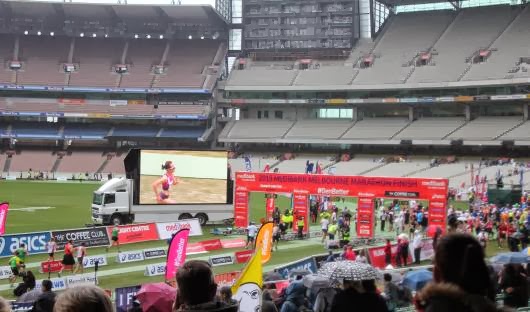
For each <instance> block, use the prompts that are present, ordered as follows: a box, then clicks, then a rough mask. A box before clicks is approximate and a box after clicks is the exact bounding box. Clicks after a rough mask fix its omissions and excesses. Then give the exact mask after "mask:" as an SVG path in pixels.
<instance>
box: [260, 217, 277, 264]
mask: <svg viewBox="0 0 530 312" xmlns="http://www.w3.org/2000/svg"><path fill="white" fill-rule="evenodd" d="M273 227H274V224H273V223H272V222H267V223H265V224H263V225H262V226H261V228H260V229H259V232H258V235H257V236H256V252H259V251H261V263H262V264H265V263H267V262H269V260H270V259H271V256H272V229H273Z"/></svg>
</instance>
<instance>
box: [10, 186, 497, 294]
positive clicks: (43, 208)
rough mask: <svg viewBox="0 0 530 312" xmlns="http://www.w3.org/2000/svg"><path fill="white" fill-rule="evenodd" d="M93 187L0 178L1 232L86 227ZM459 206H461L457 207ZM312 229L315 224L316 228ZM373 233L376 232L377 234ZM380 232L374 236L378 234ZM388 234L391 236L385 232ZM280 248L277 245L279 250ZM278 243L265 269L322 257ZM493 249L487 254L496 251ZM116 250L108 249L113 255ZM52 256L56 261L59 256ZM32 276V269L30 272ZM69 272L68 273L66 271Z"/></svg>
mask: <svg viewBox="0 0 530 312" xmlns="http://www.w3.org/2000/svg"><path fill="white" fill-rule="evenodd" d="M98 187H99V184H97V183H87V182H83V183H79V182H70V183H66V182H63V183H61V182H51V181H50V182H33V181H2V180H0V202H2V201H7V202H9V203H10V205H11V210H10V211H9V214H8V217H7V233H6V234H14V233H23V232H34V231H43V230H44V231H46V230H55V229H69V228H70V229H71V228H82V227H84V226H85V224H87V223H90V222H91V219H90V213H91V211H90V206H91V204H90V203H91V201H92V192H93V191H94V190H96V189H97V188H98ZM356 202H357V200H356V199H355V198H347V199H346V200H345V202H344V203H339V204H338V206H339V207H340V208H343V206H348V207H349V208H350V209H352V210H353V208H355V207H356ZM275 204H276V206H278V207H279V208H280V209H281V210H282V211H284V210H285V209H286V208H288V207H290V205H291V199H290V198H289V197H287V196H284V195H283V196H278V198H277V199H276V203H275ZM249 205H250V220H254V221H259V220H260V219H261V218H262V217H264V216H265V195H264V194H263V193H252V194H250V203H249ZM462 208H463V206H462ZM317 227H318V226H317ZM210 229H211V227H210V226H208V227H205V228H203V231H204V235H202V236H200V237H191V238H190V241H192V242H193V241H199V240H205V239H208V238H211V237H212V235H211V234H209V230H210ZM377 233H379V232H377ZM379 234H380V233H379ZM385 235H389V236H392V235H393V234H392V233H385ZM282 245H283V246H282ZM282 245H280V250H278V251H277V252H274V254H273V257H272V260H271V261H270V262H269V263H267V265H266V267H265V269H266V270H270V269H272V268H274V266H277V265H279V264H283V263H287V262H291V261H295V260H297V259H300V258H303V257H306V256H310V255H314V254H319V253H324V252H325V249H324V248H323V246H322V245H319V244H318V243H313V242H300V241H295V242H285V243H282ZM163 246H166V242H165V241H153V242H144V243H136V244H129V245H123V246H121V249H122V250H140V249H147V248H153V247H163ZM234 251H235V250H220V251H214V252H210V253H208V254H203V255H193V256H190V257H189V259H192V258H200V259H207V257H209V256H213V255H217V254H226V253H232V252H234ZM497 251H498V250H496V249H495V250H493V249H492V251H491V252H492V253H493V252H497ZM115 252H116V250H111V253H115ZM88 254H89V255H98V254H105V248H103V247H100V248H91V249H89V251H88ZM46 258H47V255H45V254H38V255H30V256H29V258H28V259H27V263H36V262H40V261H43V260H45V259H46ZM57 258H58V259H60V258H62V254H61V253H60V252H59V253H58V254H57ZM7 260H8V259H7V258H0V265H7ZM164 261H165V259H163V258H161V259H152V260H148V261H143V262H133V263H125V264H118V263H116V260H115V257H109V258H108V262H109V265H107V266H104V267H101V268H100V272H105V271H109V270H113V269H120V268H133V267H136V268H138V267H139V266H145V265H146V264H151V263H160V262H164ZM242 267H243V265H238V264H233V265H226V266H219V267H214V271H215V272H216V273H223V272H230V271H235V270H241V269H242ZM32 271H33V272H36V271H37V269H36V268H34V269H32ZM86 272H94V269H93V268H91V269H87V270H86ZM66 274H70V273H66ZM36 275H37V278H38V279H42V278H46V276H47V275H43V274H40V273H37V274H36ZM162 280H163V277H162V276H158V277H145V276H144V275H143V271H138V270H136V271H132V272H127V273H126V274H116V275H109V276H103V277H100V279H99V281H100V284H99V285H100V286H101V287H103V288H107V289H113V288H115V287H120V286H130V285H138V284H141V283H145V282H150V281H162ZM7 284H8V282H7V280H2V281H0V286H1V285H7ZM0 295H1V296H5V297H8V298H12V297H13V296H12V290H6V291H1V292H0Z"/></svg>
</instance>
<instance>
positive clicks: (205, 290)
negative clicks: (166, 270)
mask: <svg viewBox="0 0 530 312" xmlns="http://www.w3.org/2000/svg"><path fill="white" fill-rule="evenodd" d="M176 279H177V296H176V299H175V304H174V305H173V310H174V311H182V312H184V311H216V312H232V311H233V312H235V311H238V309H239V306H238V305H237V304H235V305H229V304H226V303H224V302H221V301H217V300H215V295H216V292H217V284H215V281H214V277H213V273H212V269H211V267H210V265H209V264H208V263H207V262H205V261H200V260H191V261H188V262H186V263H184V265H183V266H182V267H181V268H179V270H178V271H177V277H176Z"/></svg>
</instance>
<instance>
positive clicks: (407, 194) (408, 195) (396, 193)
mask: <svg viewBox="0 0 530 312" xmlns="http://www.w3.org/2000/svg"><path fill="white" fill-rule="evenodd" d="M385 196H387V197H401V198H418V197H420V193H418V192H403V191H385Z"/></svg>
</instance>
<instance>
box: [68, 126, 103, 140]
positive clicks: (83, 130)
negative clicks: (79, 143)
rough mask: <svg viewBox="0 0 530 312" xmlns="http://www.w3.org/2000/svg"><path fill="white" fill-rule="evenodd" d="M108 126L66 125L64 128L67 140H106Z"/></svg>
mask: <svg viewBox="0 0 530 312" xmlns="http://www.w3.org/2000/svg"><path fill="white" fill-rule="evenodd" d="M109 129H110V126H107V125H66V126H65V127H64V138H65V139H81V140H104V139H105V136H106V135H107V133H109Z"/></svg>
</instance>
